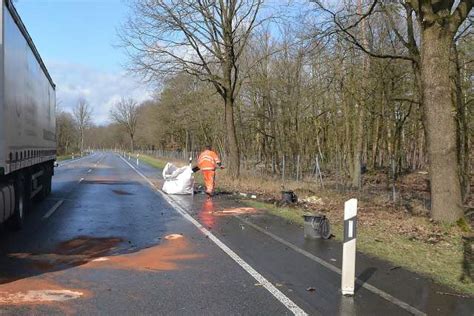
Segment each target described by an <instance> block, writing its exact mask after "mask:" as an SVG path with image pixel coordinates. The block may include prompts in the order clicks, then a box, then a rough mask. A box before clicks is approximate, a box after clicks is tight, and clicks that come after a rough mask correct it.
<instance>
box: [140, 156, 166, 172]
mask: <svg viewBox="0 0 474 316" xmlns="http://www.w3.org/2000/svg"><path fill="white" fill-rule="evenodd" d="M138 159H139V160H140V161H143V162H145V163H147V164H149V165H150V166H152V167H154V168H158V169H163V168H164V167H165V166H166V163H167V161H165V160H163V159H157V158H154V157H151V156H148V155H140V156H139V158H138Z"/></svg>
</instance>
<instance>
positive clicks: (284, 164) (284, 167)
mask: <svg viewBox="0 0 474 316" xmlns="http://www.w3.org/2000/svg"><path fill="white" fill-rule="evenodd" d="M285 160H286V159H285V155H283V168H282V169H283V170H282V173H281V176H282V180H283V182H285V171H286V170H285V169H286V161H285Z"/></svg>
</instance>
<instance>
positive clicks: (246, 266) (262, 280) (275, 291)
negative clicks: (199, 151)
mask: <svg viewBox="0 0 474 316" xmlns="http://www.w3.org/2000/svg"><path fill="white" fill-rule="evenodd" d="M119 157H120V158H121V159H122V160H123V161H124V162H125V163H126V164H127V165H128V166H129V167H130V168H132V169H133V170H134V171H135V172H136V173H137V174H138V175H140V176H141V177H142V178H143V179H145V181H146V182H147V183H148V184H150V185H151V187H152V188H153V189H154V190H155V191H154V192H155V193H156V194H159V195H160V196H161V197H163V198H164V199H165V200H166V201H167V202H168V203H169V204H170V205H171V206H173V208H174V209H175V210H176V211H177V212H178V213H180V214H181V215H182V216H183V217H184V218H186V219H187V220H188V221H190V222H191V223H192V224H194V226H196V227H197V228H198V229H199V230H200V231H201V232H202V233H203V234H204V235H205V236H207V237H208V238H209V239H210V240H212V241H213V242H214V243H215V244H216V245H217V246H218V247H219V248H220V249H221V250H223V251H224V252H225V253H226V254H227V255H228V256H229V257H231V258H232V259H233V260H234V261H235V262H236V263H237V264H238V265H239V266H241V267H242V268H243V269H244V270H245V271H246V272H247V273H248V274H250V275H251V276H252V277H253V278H254V279H255V280H257V282H258V283H260V284H262V286H263V287H264V288H265V289H266V290H267V291H268V292H270V294H272V295H273V296H274V297H275V298H276V299H277V300H278V301H280V303H282V304H283V305H284V306H285V307H286V308H287V309H288V310H290V311H291V312H292V313H293V314H294V315H307V313H306V312H305V311H304V310H303V309H301V308H300V307H299V306H298V305H296V304H295V303H294V302H293V301H292V300H291V299H290V298H288V297H287V296H286V295H285V294H283V293H282V292H281V291H280V290H278V289H277V288H276V287H275V286H274V285H273V284H272V283H271V282H270V281H268V280H267V279H266V278H265V277H264V276H262V275H261V274H260V273H258V272H257V271H256V270H255V269H254V268H252V267H251V266H250V265H249V264H248V263H247V262H245V261H244V260H243V259H242V258H240V257H239V256H238V255H237V254H236V253H235V252H234V251H233V250H232V249H230V248H229V247H228V246H227V245H225V244H224V243H223V242H222V241H220V239H219V238H217V237H216V236H215V235H214V234H212V233H211V232H210V231H209V230H207V229H206V228H204V227H203V226H202V225H201V224H200V223H199V222H198V221H197V220H195V219H194V218H193V217H192V216H191V215H189V214H188V212H186V211H185V210H184V209H183V208H182V207H181V206H180V205H179V204H178V203H176V201H174V200H173V199H172V198H170V197H169V196H167V195H165V194H164V193H162V192H161V191H160V190H159V189H158V188H157V187H156V186H155V185H154V184H153V182H151V181H150V180H149V179H148V178H147V177H146V176H145V175H144V174H143V173H141V172H140V171H138V170H137V169H136V168H135V167H134V166H133V165H131V164H130V163H129V162H128V161H126V160H125V159H124V158H123V157H122V156H119Z"/></svg>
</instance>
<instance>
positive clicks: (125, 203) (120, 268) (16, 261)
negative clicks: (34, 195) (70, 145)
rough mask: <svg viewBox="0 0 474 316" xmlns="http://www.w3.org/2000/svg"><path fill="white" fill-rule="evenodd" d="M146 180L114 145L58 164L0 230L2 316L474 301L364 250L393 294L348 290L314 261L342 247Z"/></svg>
mask: <svg viewBox="0 0 474 316" xmlns="http://www.w3.org/2000/svg"><path fill="white" fill-rule="evenodd" d="M135 168H136V169H135ZM136 171H139V173H141V174H138V173H137V172H136ZM143 176H144V177H146V178H148V179H150V180H151V181H153V182H159V178H160V176H159V173H158V172H157V170H155V169H153V168H151V167H149V166H147V165H140V166H139V167H132V166H130V165H129V164H128V163H127V162H126V161H124V159H122V158H121V157H119V156H118V155H115V154H113V153H96V154H93V155H91V156H89V157H85V158H82V159H80V160H76V161H71V162H66V163H64V164H63V165H61V166H60V167H59V168H57V169H56V175H55V177H54V181H53V193H52V195H51V196H49V197H48V199H46V200H45V201H43V202H41V203H38V204H36V205H35V207H34V208H33V210H32V212H30V214H29V216H28V218H27V220H26V223H25V228H24V229H23V230H22V231H21V232H17V233H13V232H8V231H6V230H2V231H1V232H0V267H1V270H0V314H15V315H21V314H65V313H67V314H88V315H89V314H112V313H118V314H120V315H122V314H123V315H129V314H130V315H131V314H133V315H136V314H154V315H156V314H163V315H164V314H166V315H169V314H173V315H177V314H179V315H196V314H206V315H223V314H232V315H233V314H252V315H253V314H264V315H285V314H292V313H303V312H304V313H308V314H313V315H356V314H357V315H379V314H382V313H384V314H386V315H405V314H407V315H409V314H411V313H420V314H424V313H427V314H430V315H431V314H433V315H434V314H439V315H443V314H444V315H446V314H457V315H464V314H465V315H469V313H470V312H472V310H473V308H474V305H473V304H472V303H473V302H472V299H466V298H456V299H455V298H451V297H450V298H449V299H447V298H444V297H442V296H439V297H437V296H435V295H433V293H434V292H435V291H436V290H437V288H436V287H433V286H431V285H430V286H428V287H427V286H426V285H425V282H420V280H418V279H417V276H416V275H410V274H408V275H403V278H402V279H403V280H408V281H406V282H402V283H400V282H398V283H400V284H397V279H400V278H401V277H400V276H399V275H398V276H397V275H391V276H390V275H388V276H387V273H376V271H377V269H378V270H379V271H380V270H381V269H385V268H386V267H384V266H383V263H382V266H381V263H380V262H377V265H374V264H373V262H372V261H371V259H370V258H365V257H361V258H360V260H361V265H359V264H358V270H359V274H358V275H359V278H360V279H363V280H367V284H369V283H371V284H373V285H375V286H376V288H377V289H383V291H386V292H383V293H385V294H388V295H389V299H387V297H385V298H384V295H383V293H382V294H381V293H376V292H374V291H373V290H370V288H369V289H368V288H367V286H366V287H364V286H359V287H358V289H357V291H356V295H355V297H354V298H344V297H342V296H341V295H340V290H339V287H340V276H339V275H338V273H337V272H334V271H333V270H331V269H328V268H327V267H325V266H323V265H321V264H320V263H318V262H315V260H314V258H312V257H311V254H312V253H313V254H314V253H315V252H316V254H317V255H318V258H319V257H320V258H322V259H323V260H326V261H327V262H330V264H334V266H335V267H336V269H337V266H339V265H340V263H339V262H338V261H339V260H340V253H339V252H340V245H338V244H337V243H335V242H334V243H333V242H329V243H328V242H325V243H324V244H321V243H319V241H316V242H310V243H307V242H305V241H304V239H303V238H302V234H299V233H298V232H297V231H295V229H296V230H298V228H297V227H294V226H292V225H291V226H290V225H288V224H286V223H284V222H281V221H276V220H275V219H274V218H272V217H268V216H264V215H262V214H259V213H258V212H257V211H255V210H252V209H238V210H236V207H239V206H240V205H239V202H238V201H235V200H232V199H228V198H226V197H216V198H214V199H212V200H209V199H206V198H205V197H204V196H201V195H196V196H194V197H192V196H181V197H173V200H171V203H172V204H173V205H171V204H170V203H169V202H170V201H168V199H169V197H164V196H162V195H161V194H160V193H157V192H156V191H155V190H153V188H151V186H150V185H149V182H148V181H150V180H147V179H145V178H144V177H143ZM180 212H181V213H182V214H181V213H180ZM189 215H191V216H192V218H191V217H190V218H186V216H188V217H189ZM193 221H194V223H193ZM200 225H202V227H201V228H199V226H200ZM259 229H260V230H259ZM206 232H208V233H206ZM277 236H280V237H277ZM295 236H297V237H295ZM275 237H277V238H275ZM278 238H283V239H284V241H286V242H287V244H285V243H284V242H283V243H282V240H278ZM219 243H221V244H219ZM318 243H319V244H318ZM292 245H294V247H295V249H296V250H297V249H301V250H303V252H301V251H300V252H298V251H295V249H293V248H292ZM223 249H224V250H225V249H228V250H226V251H223ZM304 251H307V253H306V255H305V252H304ZM232 254H234V255H235V256H233V255H232ZM331 259H333V260H335V262H331ZM387 269H388V268H387ZM388 270H389V269H388ZM391 273H408V272H404V271H400V272H391ZM388 274H389V273H388ZM373 275H381V276H380V277H377V278H375V277H373ZM260 277H261V278H260ZM383 277H385V279H384V278H383ZM266 281H269V283H268V284H266V283H265V282H266ZM410 282H411V283H410ZM419 284H421V285H422V286H420V285H419ZM309 288H312V289H314V290H311V291H308V289H309ZM390 297H392V298H394V299H395V301H393V300H391V299H390ZM443 299H444V300H445V301H443ZM403 304H406V305H403Z"/></svg>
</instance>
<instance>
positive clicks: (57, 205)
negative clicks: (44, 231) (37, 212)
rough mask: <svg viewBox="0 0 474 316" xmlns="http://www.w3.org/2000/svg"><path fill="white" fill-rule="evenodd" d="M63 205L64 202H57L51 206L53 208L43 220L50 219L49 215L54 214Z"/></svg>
mask: <svg viewBox="0 0 474 316" xmlns="http://www.w3.org/2000/svg"><path fill="white" fill-rule="evenodd" d="M63 203H64V200H59V201H57V202H56V204H54V205H53V207H52V208H51V209H50V210H49V211H48V212H47V213H46V214H44V216H43V219H48V218H50V217H51V215H53V214H54V212H56V211H57V209H58V208H59V207H60V206H61V205H62V204H63Z"/></svg>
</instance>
